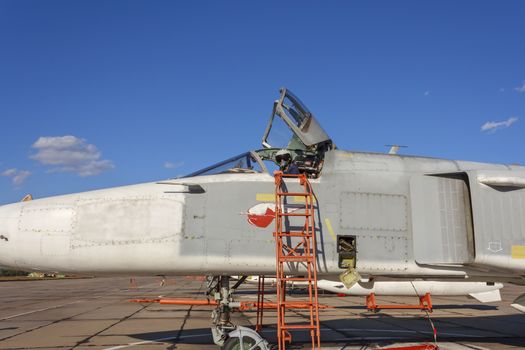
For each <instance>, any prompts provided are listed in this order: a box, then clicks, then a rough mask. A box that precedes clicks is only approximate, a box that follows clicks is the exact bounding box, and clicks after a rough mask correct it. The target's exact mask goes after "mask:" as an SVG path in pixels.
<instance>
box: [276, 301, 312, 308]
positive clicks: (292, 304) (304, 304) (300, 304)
mask: <svg viewBox="0 0 525 350" xmlns="http://www.w3.org/2000/svg"><path fill="white" fill-rule="evenodd" d="M279 306H284V307H289V308H295V309H309V308H311V307H313V306H314V303H313V302H312V301H306V300H302V301H295V300H294V301H281V302H280V303H279Z"/></svg>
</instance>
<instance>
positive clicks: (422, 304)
mask: <svg viewBox="0 0 525 350" xmlns="http://www.w3.org/2000/svg"><path fill="white" fill-rule="evenodd" d="M366 308H367V309H368V310H369V311H378V310H380V309H419V310H425V311H428V312H432V299H431V298H430V293H426V294H425V295H423V296H422V297H419V305H406V304H399V305H385V304H380V305H378V304H377V303H376V296H375V294H374V293H370V294H369V295H368V296H367V297H366Z"/></svg>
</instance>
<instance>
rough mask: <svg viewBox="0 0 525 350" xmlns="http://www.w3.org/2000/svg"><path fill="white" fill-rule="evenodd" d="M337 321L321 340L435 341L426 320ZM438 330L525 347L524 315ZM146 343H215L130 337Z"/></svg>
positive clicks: (156, 335)
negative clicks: (524, 345)
mask: <svg viewBox="0 0 525 350" xmlns="http://www.w3.org/2000/svg"><path fill="white" fill-rule="evenodd" d="M372 316H374V317H368V318H360V319H356V318H348V319H335V320H328V321H322V322H321V333H322V334H321V339H322V342H323V343H325V344H327V343H338V344H341V343H344V344H371V343H374V344H375V345H380V346H387V345H389V344H393V343H399V342H432V341H433V336H432V334H433V331H432V328H431V325H430V323H429V321H428V320H427V319H426V318H425V317H403V318H396V317H385V315H381V314H374V315H372ZM432 321H433V323H434V325H435V327H436V329H437V330H438V332H437V340H438V342H445V341H446V342H475V343H486V344H501V345H510V346H523V344H525V334H524V332H523V329H525V318H524V317H523V316H522V315H519V314H515V315H498V316H487V317H483V316H480V317H432ZM129 336H130V337H133V338H136V339H139V340H142V341H162V342H168V343H173V344H212V343H213V341H212V337H211V332H210V329H209V328H196V329H188V330H182V331H177V330H173V331H163V332H149V333H138V334H130V335H129ZM263 336H264V337H265V338H266V339H267V340H268V341H269V342H271V343H275V342H276V339H275V328H274V327H273V326H266V327H265V328H264V329H263ZM293 337H294V338H293V339H294V343H297V344H301V343H304V342H308V341H309V337H308V334H306V333H305V332H303V333H294V335H293Z"/></svg>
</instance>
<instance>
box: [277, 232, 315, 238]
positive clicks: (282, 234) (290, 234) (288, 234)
mask: <svg viewBox="0 0 525 350" xmlns="http://www.w3.org/2000/svg"><path fill="white" fill-rule="evenodd" d="M277 237H306V238H308V237H312V234H311V233H306V232H302V231H290V232H279V233H277Z"/></svg>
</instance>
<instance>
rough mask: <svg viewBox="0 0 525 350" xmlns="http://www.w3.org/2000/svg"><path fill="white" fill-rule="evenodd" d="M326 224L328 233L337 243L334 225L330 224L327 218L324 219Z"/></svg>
mask: <svg viewBox="0 0 525 350" xmlns="http://www.w3.org/2000/svg"><path fill="white" fill-rule="evenodd" d="M324 222H325V224H326V228H327V229H328V233H329V234H330V236H331V237H332V239H333V240H334V241H337V236H336V235H335V233H334V228H333V227H332V223H331V222H330V219H328V218H326V219H324Z"/></svg>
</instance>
